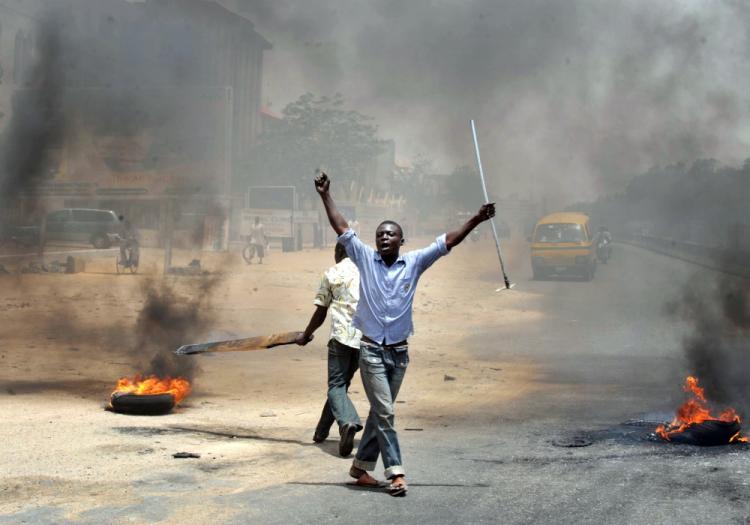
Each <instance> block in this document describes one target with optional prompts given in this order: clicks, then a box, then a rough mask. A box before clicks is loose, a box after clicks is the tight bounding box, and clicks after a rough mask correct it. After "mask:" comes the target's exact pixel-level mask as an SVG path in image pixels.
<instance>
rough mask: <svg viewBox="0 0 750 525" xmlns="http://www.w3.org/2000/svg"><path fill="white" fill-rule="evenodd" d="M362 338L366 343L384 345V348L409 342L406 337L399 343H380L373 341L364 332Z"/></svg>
mask: <svg viewBox="0 0 750 525" xmlns="http://www.w3.org/2000/svg"><path fill="white" fill-rule="evenodd" d="M362 340H363V341H364V342H366V343H372V344H374V345H378V346H382V347H383V348H393V347H394V346H404V345H405V344H408V343H407V342H406V339H404V340H403V341H399V342H398V343H391V344H389V345H387V344H385V343H378V342H377V341H373V340H372V339H370V338H369V337H367V336H366V335H364V334H363V335H362Z"/></svg>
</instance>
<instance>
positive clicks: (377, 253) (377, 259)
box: [374, 250, 406, 264]
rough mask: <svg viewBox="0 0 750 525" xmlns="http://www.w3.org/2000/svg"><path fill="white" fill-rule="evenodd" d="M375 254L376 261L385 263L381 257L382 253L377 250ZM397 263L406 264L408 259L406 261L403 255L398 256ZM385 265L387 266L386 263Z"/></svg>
mask: <svg viewBox="0 0 750 525" xmlns="http://www.w3.org/2000/svg"><path fill="white" fill-rule="evenodd" d="M374 253H375V260H376V261H380V262H383V258H382V257H381V256H380V252H378V251H377V250H375V251H374ZM396 262H401V263H404V264H406V259H404V256H403V254H402V253H399V254H398V259H396ZM383 264H385V263H383Z"/></svg>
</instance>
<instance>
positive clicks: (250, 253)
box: [242, 244, 255, 264]
mask: <svg viewBox="0 0 750 525" xmlns="http://www.w3.org/2000/svg"><path fill="white" fill-rule="evenodd" d="M253 257H255V246H253V245H252V244H248V245H247V246H245V247H244V248H243V249H242V258H243V259H244V260H245V262H246V263H247V264H250V263H251V262H252V260H253Z"/></svg>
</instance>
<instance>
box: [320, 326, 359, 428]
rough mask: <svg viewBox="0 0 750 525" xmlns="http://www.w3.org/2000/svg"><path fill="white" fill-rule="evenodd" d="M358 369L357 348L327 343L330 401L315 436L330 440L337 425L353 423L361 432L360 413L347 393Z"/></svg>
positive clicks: (332, 341) (326, 405) (334, 342)
mask: <svg viewBox="0 0 750 525" xmlns="http://www.w3.org/2000/svg"><path fill="white" fill-rule="evenodd" d="M358 366H359V350H358V349H357V348H351V347H349V346H346V345H343V344H341V343H339V342H338V341H336V340H335V339H331V340H330V341H328V399H327V400H326V404H325V406H324V407H323V413H322V414H320V420H319V421H318V426H317V427H316V428H315V435H316V436H319V437H321V438H324V437H326V436H328V433H329V432H330V430H331V425H333V422H334V421H337V422H338V424H339V427H340V426H341V425H344V424H346V423H354V424H355V425H357V428H358V429H360V430H361V429H362V422H361V421H360V419H359V415H358V414H357V409H356V408H354V404H353V403H352V400H351V399H349V394H348V393H347V391H348V390H349V385H350V384H351V382H352V377H354V373H355V372H356V371H357V367H358Z"/></svg>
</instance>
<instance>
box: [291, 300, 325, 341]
mask: <svg viewBox="0 0 750 525" xmlns="http://www.w3.org/2000/svg"><path fill="white" fill-rule="evenodd" d="M326 314H328V308H327V307H325V306H316V307H315V312H313V314H312V317H311V318H310V322H309V323H307V328H305V331H304V332H300V334H299V335H298V336H297V339H296V340H295V341H294V342H295V343H297V344H298V345H300V346H305V345H306V344H307V343H309V342H310V341H312V340H313V334H314V333H315V330H317V329H318V328H320V327H321V325H322V324H323V321H325V320H326Z"/></svg>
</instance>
